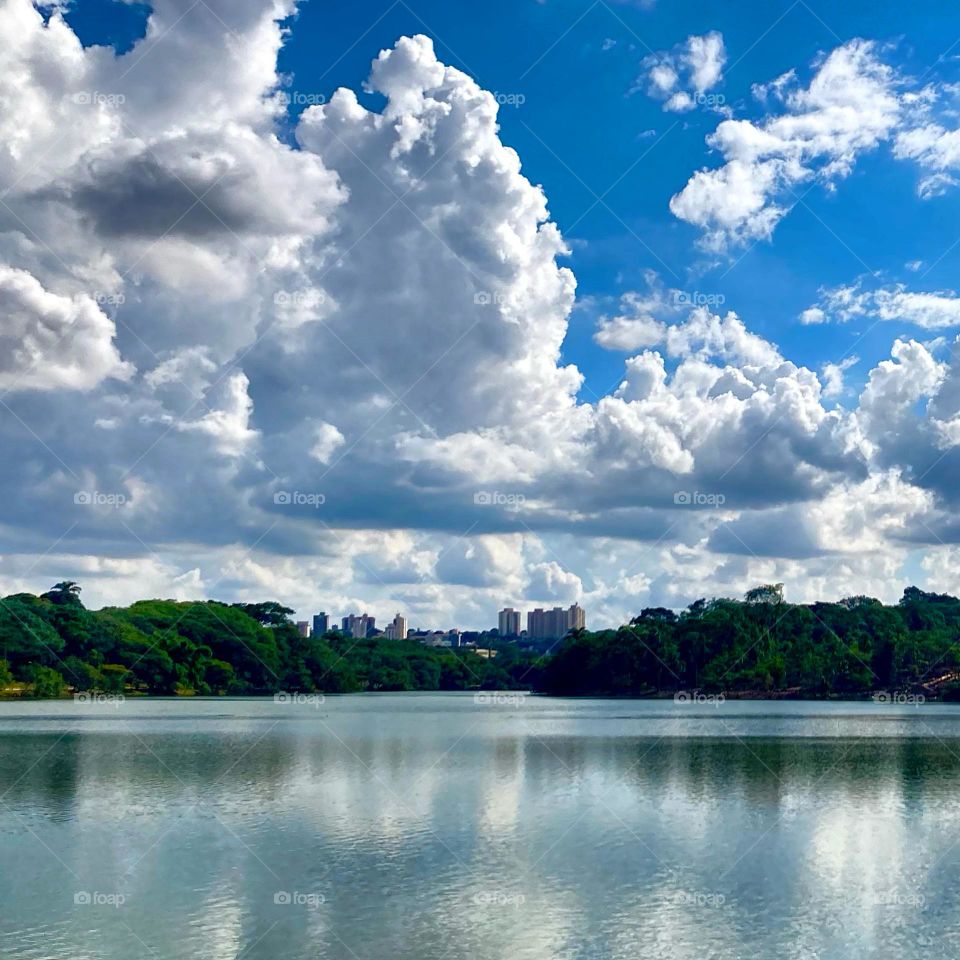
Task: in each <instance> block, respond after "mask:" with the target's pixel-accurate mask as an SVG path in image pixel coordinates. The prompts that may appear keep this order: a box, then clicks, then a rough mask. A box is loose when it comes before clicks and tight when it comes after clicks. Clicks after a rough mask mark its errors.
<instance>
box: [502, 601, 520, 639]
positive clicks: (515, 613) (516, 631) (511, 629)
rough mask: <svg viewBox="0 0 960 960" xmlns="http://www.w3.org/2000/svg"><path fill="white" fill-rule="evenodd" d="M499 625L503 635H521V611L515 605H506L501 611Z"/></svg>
mask: <svg viewBox="0 0 960 960" xmlns="http://www.w3.org/2000/svg"><path fill="white" fill-rule="evenodd" d="M497 627H498V629H499V631H500V636H501V637H519V636H520V611H519V610H514V609H513V607H504V608H503V609H502V610H501V611H500V615H499V618H498V624H497Z"/></svg>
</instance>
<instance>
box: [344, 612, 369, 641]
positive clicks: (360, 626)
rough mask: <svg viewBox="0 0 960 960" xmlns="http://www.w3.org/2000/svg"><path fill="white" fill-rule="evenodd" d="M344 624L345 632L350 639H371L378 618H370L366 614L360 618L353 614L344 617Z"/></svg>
mask: <svg viewBox="0 0 960 960" xmlns="http://www.w3.org/2000/svg"><path fill="white" fill-rule="evenodd" d="M342 622H343V632H344V633H345V634H346V635H347V636H348V637H358V638H363V637H369V636H370V634H371V633H373V631H374V630H375V629H376V617H368V616H367V615H366V614H365V613H362V614H360V616H359V617H358V616H357V615H356V614H353V613H351V614H350V615H349V616H347V617H344V618H343V621H342Z"/></svg>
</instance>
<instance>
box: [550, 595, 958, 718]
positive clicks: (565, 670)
mask: <svg viewBox="0 0 960 960" xmlns="http://www.w3.org/2000/svg"><path fill="white" fill-rule="evenodd" d="M958 681H960V600H957V598H955V597H950V596H946V595H943V594H936V593H924V592H923V591H922V590H919V589H917V588H916V587H909V588H908V589H907V590H905V591H904V594H903V597H902V598H901V600H900V602H899V603H898V604H897V605H896V606H885V605H884V604H882V603H881V602H880V601H879V600H874V599H872V598H870V597H863V596H860V597H849V598H847V599H845V600H841V601H839V602H837V603H811V604H792V603H786V602H785V601H784V599H783V584H772V585H766V586H760V587H757V588H755V589H753V590H750V591H749V592H748V593H747V594H746V596H745V597H744V599H743V600H742V601H739V600H711V601H706V600H699V601H697V602H696V603H694V604H693V605H691V606H690V607H688V608H687V609H686V610H684V611H683V612H682V613H679V614H678V613H675V612H674V611H673V610H668V609H665V608H663V607H652V608H647V609H645V610H643V611H642V612H641V613H640V615H639V616H637V617H634V619H633V620H632V621H631V622H630V623H629V624H628V625H626V626H623V627H621V628H620V629H618V630H604V631H601V632H598V633H586V632H583V633H579V634H578V635H576V636H573V637H570V638H568V639H567V640H566V642H565V643H564V645H563V646H562V648H561V649H560V650H559V651H558V652H557V654H556V656H554V657H553V658H552V659H551V660H550V661H549V662H548V663H546V664H545V665H544V670H543V674H542V676H541V678H540V680H539V685H540V688H541V689H542V690H544V691H546V692H549V693H552V694H567V695H576V694H596V695H607V696H653V695H657V694H658V693H662V692H664V691H677V690H685V691H693V690H702V691H705V692H725V693H728V694H736V693H741V694H743V693H748V692H749V693H753V694H756V695H764V694H768V693H770V692H772V691H781V692H788V693H790V694H793V695H797V696H805V697H824V696H831V695H833V696H840V697H856V696H864V695H867V694H869V693H874V692H879V693H886V694H888V695H889V694H892V693H894V692H898V691H914V692H915V693H917V694H919V695H923V696H941V697H943V698H947V699H952V698H956V697H957V695H958V693H957V691H958V688H960V684H958Z"/></svg>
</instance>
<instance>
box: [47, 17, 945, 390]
mask: <svg viewBox="0 0 960 960" xmlns="http://www.w3.org/2000/svg"><path fill="white" fill-rule="evenodd" d="M149 9H150V8H149V6H148V5H146V4H126V3H121V2H119V0H77V2H75V3H74V4H73V5H72V6H71V7H70V8H69V11H68V13H67V17H66V18H67V20H68V22H70V23H71V25H73V26H74V27H75V28H76V29H77V31H78V33H79V35H80V37H81V39H83V40H84V42H85V43H90V44H92V43H112V44H113V45H114V46H115V47H116V48H117V49H118V50H121V51H122V50H125V49H127V48H128V46H129V45H130V44H131V43H132V41H133V40H134V39H135V38H137V37H139V36H141V35H142V32H143V30H144V27H145V21H146V16H147V14H148V13H149ZM289 26H290V31H291V32H290V36H289V38H288V40H287V42H286V43H285V45H284V48H283V50H282V51H281V55H280V58H279V69H280V71H281V72H283V73H285V74H287V75H288V79H289V82H290V89H292V90H296V91H299V92H302V93H308V94H319V95H322V96H324V97H327V98H329V97H330V96H331V95H332V94H333V92H334V90H336V89H337V87H341V86H345V87H349V88H351V89H353V90H356V91H358V92H359V93H360V96H361V100H362V101H363V102H365V103H366V104H367V105H369V106H370V107H372V108H378V107H379V106H381V105H382V100H383V98H382V97H378V96H377V95H371V94H366V95H365V94H364V93H363V86H364V82H365V80H366V78H367V76H368V74H369V68H370V61H371V59H372V58H373V57H374V56H375V55H376V53H377V52H379V51H380V50H381V49H384V48H388V47H390V46H391V45H392V44H393V43H394V42H395V41H396V39H397V38H398V37H400V36H404V35H412V34H416V33H424V34H426V35H428V36H430V37H431V38H432V39H433V40H434V43H435V46H436V49H437V51H438V53H439V54H440V56H441V57H442V58H443V59H444V60H445V61H446V62H447V63H450V64H452V65H455V66H457V67H458V68H460V69H461V70H463V71H465V72H466V73H468V74H469V75H470V76H472V77H473V78H474V79H475V80H477V82H478V83H479V84H480V85H481V86H483V87H484V88H486V89H488V90H490V91H493V92H495V93H498V94H500V95H502V96H503V97H506V98H510V97H513V98H515V99H518V95H519V97H522V98H523V99H522V103H519V104H517V105H513V103H514V102H515V100H514V101H509V100H508V101H507V102H506V103H505V104H504V106H503V108H502V109H501V111H500V117H499V120H500V124H501V129H502V139H503V141H504V142H505V143H506V144H508V145H509V146H512V147H513V148H515V149H516V150H517V151H518V152H519V154H520V156H521V159H522V162H523V169H524V172H525V174H526V176H527V177H528V178H529V179H530V180H531V181H533V182H534V183H537V184H541V185H542V186H543V187H544V190H545V191H546V194H547V197H548V199H549V204H550V212H551V215H552V217H553V219H554V220H555V221H556V222H557V224H558V225H559V227H560V228H561V230H562V231H563V234H564V236H565V237H566V238H567V240H568V242H569V243H570V244H571V247H572V252H571V257H570V259H569V263H570V265H571V266H572V268H573V269H574V272H575V273H576V276H577V280H578V285H579V286H578V293H579V296H580V297H581V298H582V299H583V300H584V301H585V304H584V305H583V307H582V308H581V309H578V311H577V312H576V313H575V314H574V315H573V317H572V318H571V323H570V329H569V332H568V335H567V339H566V341H565V343H564V357H565V359H567V360H569V361H570V362H573V363H576V364H577V366H578V367H579V368H580V369H581V371H582V372H583V373H584V374H585V377H586V386H587V387H588V388H589V389H590V390H591V391H593V393H595V394H601V395H602V394H604V393H606V392H607V391H608V390H609V389H610V387H611V384H616V383H617V382H618V381H619V377H620V375H621V373H622V357H620V356H617V355H611V354H609V353H607V352H606V351H603V350H598V349H597V348H596V346H595V345H594V343H593V340H592V336H593V332H594V323H595V320H596V315H597V311H598V310H599V309H601V305H598V304H595V303H593V302H592V301H593V299H594V298H615V297H618V296H619V295H620V294H622V293H623V292H625V291H627V290H632V289H634V288H636V287H637V286H639V285H642V282H643V281H642V276H643V271H644V270H646V269H653V270H656V271H657V272H658V273H660V274H661V276H662V277H663V279H664V282H665V283H667V284H668V285H669V286H672V287H673V286H675V287H679V288H681V289H685V290H686V289H689V290H694V291H702V292H708V293H710V294H718V293H719V294H722V295H723V296H724V297H725V298H726V299H725V306H726V308H727V309H732V310H735V311H736V312H737V313H738V314H740V316H741V317H743V318H744V319H745V320H746V321H747V322H748V325H749V326H750V327H751V329H753V330H754V331H756V332H757V333H759V334H761V335H762V336H764V337H766V338H768V339H771V340H773V341H774V342H776V343H777V344H778V345H779V346H780V347H781V348H782V350H783V352H784V353H785V355H787V356H789V357H790V358H791V359H794V360H795V361H796V362H799V363H803V364H808V365H810V366H812V367H816V366H819V365H821V364H823V363H825V362H829V361H836V360H840V359H841V358H842V357H845V356H846V355H848V353H850V352H851V350H852V351H855V354H856V356H858V357H859V358H860V360H861V363H859V364H858V365H857V366H856V368H854V369H853V370H851V371H850V373H849V374H848V378H847V379H848V382H849V383H850V384H851V385H853V386H857V385H862V382H863V379H864V377H865V375H866V371H868V370H869V369H870V367H871V366H872V365H873V364H874V363H875V362H876V361H877V360H878V359H880V358H882V357H884V356H886V354H887V353H888V350H889V332H888V330H886V329H884V328H882V327H881V329H877V326H876V325H875V324H874V323H873V322H872V321H871V320H869V319H866V320H861V321H859V322H856V323H850V324H847V325H844V326H842V327H816V328H813V329H811V328H806V327H803V326H801V325H800V324H799V323H798V322H797V318H798V316H799V314H800V313H801V311H803V310H804V309H806V308H807V307H808V306H810V305H811V304H812V303H814V302H815V301H816V300H817V291H818V289H819V288H820V287H823V286H826V287H834V286H839V285H844V284H848V283H850V282H852V281H853V280H854V279H855V278H856V277H857V276H859V275H861V274H864V273H869V272H876V271H881V272H882V274H883V276H884V278H885V280H886V281H887V282H896V281H903V282H910V283H911V285H912V286H913V287H915V288H918V289H927V290H938V289H944V288H951V287H952V286H954V285H956V273H957V266H958V264H960V244H957V240H958V236H960V229H958V228H956V227H955V224H956V223H958V222H960V220H958V214H960V193H953V194H948V195H945V196H941V197H939V198H937V200H936V202H935V203H932V204H931V203H925V202H922V201H921V200H919V199H918V198H917V196H916V186H917V181H918V173H917V171H916V169H915V168H913V167H911V166H910V165H907V164H898V163H893V162H891V161H890V156H889V148H888V147H887V146H883V147H881V148H880V149H879V150H877V151H876V152H875V153H872V154H868V155H866V156H864V157H863V158H862V159H861V160H860V161H859V163H858V165H857V169H856V170H855V171H854V173H853V175H851V176H850V177H848V178H846V179H845V180H844V181H843V182H842V183H840V184H839V185H838V186H837V188H836V190H835V191H830V190H827V189H824V188H823V187H821V186H814V187H813V188H812V189H809V190H808V189H807V188H806V187H804V188H803V189H802V190H800V191H798V192H799V193H802V195H803V203H802V204H800V205H798V206H797V207H796V209H795V210H794V211H793V212H792V214H791V216H790V217H788V218H787V219H786V220H785V221H784V222H783V223H782V224H781V225H780V227H779V228H778V230H777V234H776V239H775V242H773V243H770V242H766V241H760V242H756V243H754V244H751V245H750V247H749V249H747V250H746V251H738V252H737V254H736V256H735V257H732V258H728V259H723V260H722V261H721V262H719V263H714V264H711V260H713V259H715V258H710V257H705V256H702V255H701V254H699V253H698V251H697V250H696V249H695V241H696V238H697V231H696V229H695V228H693V227H691V226H689V225H686V224H683V223H679V222H678V221H677V220H676V218H675V217H673V216H672V215H671V214H670V212H669V209H668V202H669V199H670V197H671V196H672V195H673V194H675V193H676V192H677V191H679V190H680V189H682V187H683V185H684V183H685V182H686V180H687V178H688V177H689V175H690V173H691V172H692V171H693V170H695V169H698V168H699V167H702V166H714V165H716V163H717V157H716V153H715V152H714V151H711V150H710V149H709V148H708V147H707V146H706V144H705V143H704V139H705V137H706V136H707V135H708V134H709V133H711V132H712V131H713V130H714V129H715V127H716V125H717V122H718V120H719V119H720V118H719V117H718V116H717V114H716V113H714V112H712V111H710V110H707V109H698V110H696V111H694V112H692V113H686V114H682V115H677V114H672V113H666V112H664V111H663V110H662V109H661V105H660V103H658V102H657V101H655V100H653V99H651V98H650V97H648V96H646V95H645V94H644V92H643V90H642V89H638V78H639V76H640V74H641V64H642V61H643V59H644V58H645V57H646V56H648V55H650V54H651V53H654V52H657V51H663V50H668V49H670V48H672V47H674V46H675V45H676V44H677V43H679V42H681V41H683V40H684V39H685V38H686V37H687V36H690V35H696V34H705V33H707V32H709V31H712V30H717V31H720V32H721V33H722V35H723V38H724V43H725V46H726V49H727V59H728V65H727V66H726V68H725V70H724V76H723V81H722V83H721V84H720V85H719V86H718V87H717V88H716V89H715V91H714V92H715V93H718V94H720V95H721V96H722V97H723V98H725V102H726V104H727V105H729V106H730V107H731V108H733V109H734V110H735V112H736V115H737V116H738V117H748V118H755V117H758V116H761V115H762V112H763V111H762V108H760V107H759V106H758V104H757V103H756V102H755V100H754V98H753V96H752V94H751V87H752V86H753V85H754V84H757V83H765V82H768V81H770V80H773V79H774V78H776V77H778V76H780V75H781V74H783V73H785V72H786V71H788V70H791V69H796V70H797V71H798V73H799V74H800V77H801V79H803V80H808V79H809V77H810V75H811V74H812V72H813V68H812V67H811V64H812V63H813V62H815V61H816V59H817V58H818V57H819V56H822V54H823V53H824V52H827V51H830V50H832V49H834V48H835V47H837V46H840V45H841V44H843V43H844V42H846V41H849V40H851V39H853V38H857V37H867V38H872V39H875V40H877V41H879V42H880V43H882V44H888V45H889V49H888V50H887V51H886V53H885V58H886V59H887V60H888V62H890V63H893V64H896V65H898V66H900V67H902V69H903V70H904V72H905V73H909V74H912V75H914V76H916V77H919V78H920V79H921V80H922V81H923V82H924V83H928V82H932V81H944V82H951V81H953V80H955V79H956V75H957V63H958V58H960V9H957V8H951V6H950V5H949V4H944V3H920V4H915V5H912V6H908V7H903V6H899V5H895V4H886V5H884V4H880V5H877V4H876V3H866V2H859V3H845V4H841V5H836V4H824V3H819V4H818V3H815V2H804V0H779V2H775V3H768V2H752V3H751V2H740V3H735V4H716V5H704V4H702V3H696V2H676V3H673V2H671V3H659V4H647V3H639V2H637V3H634V2H615V0H611V2H593V0H589V2H588V0H582V2H581V0H577V2H559V0H546V2H538V0H520V2H517V0H495V2H492V3H487V4H484V5H483V6H482V8H481V7H476V6H472V5H465V4H449V3H445V2H438V0H417V2H416V3H415V4H414V3H408V2H405V0H397V2H394V3H388V2H383V3H371V2H357V3H352V4H349V5H340V4H336V5H334V4H329V3H324V2H321V0H309V2H307V3H304V4H303V5H302V6H301V7H300V9H299V11H298V13H297V14H296V16H295V17H293V18H291V20H290V21H289ZM302 109H303V107H302V106H298V104H297V103H293V104H291V106H290V113H291V115H293V116H296V115H298V114H299V113H300V112H301V111H302ZM878 187H879V188H878ZM955 244H957V245H956V246H955ZM914 261H922V262H923V264H924V265H923V267H922V269H921V270H920V271H918V272H919V273H920V277H919V278H918V276H917V273H916V272H914V271H910V270H908V269H907V268H906V266H905V264H907V263H910V262H914ZM841 402H849V398H841Z"/></svg>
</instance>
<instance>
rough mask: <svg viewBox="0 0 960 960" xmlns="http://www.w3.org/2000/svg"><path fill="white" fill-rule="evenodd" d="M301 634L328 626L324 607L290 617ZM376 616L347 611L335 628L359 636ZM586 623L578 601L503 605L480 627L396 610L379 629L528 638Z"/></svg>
mask: <svg viewBox="0 0 960 960" xmlns="http://www.w3.org/2000/svg"><path fill="white" fill-rule="evenodd" d="M294 623H295V624H296V626H297V629H298V630H299V631H300V633H301V635H302V636H316V635H318V634H322V633H325V632H327V631H328V630H330V628H331V626H330V624H331V617H330V614H328V613H327V612H326V611H323V610H322V611H320V612H319V613H316V614H314V615H313V617H312V620H310V621H308V620H302V619H297V620H295V621H294ZM376 623H377V618H376V616H371V615H370V614H368V613H366V612H364V613H348V614H345V615H344V616H343V617H341V619H340V626H339V631H340V632H341V633H344V634H346V635H347V636H352V637H357V638H363V637H368V636H372V635H374V634H375V633H376V632H377V625H376ZM585 626H586V611H585V610H584V609H583V607H581V606H580V604H578V603H574V604H571V605H570V606H569V607H552V608H550V609H545V608H543V607H534V608H533V609H531V610H528V611H527V612H526V614H524V611H523V610H521V609H515V608H514V607H504V608H503V609H501V610H500V611H499V612H498V614H497V623H496V625H491V626H487V627H482V628H480V629H475V628H469V627H467V628H464V627H462V626H459V625H457V626H450V627H435V626H433V627H431V626H420V625H417V626H413V627H411V626H410V620H409V617H407V616H406V615H405V614H403V613H401V612H400V611H397V612H396V613H395V614H394V616H393V619H392V620H391V621H390V622H389V623H388V624H387V625H386V626H385V627H384V628H383V630H382V631H380V632H381V633H382V634H383V636H385V637H387V638H388V639H396V640H406V639H407V638H408V637H409V636H410V635H411V634H414V633H419V634H445V635H448V634H451V633H457V634H459V633H477V634H492V633H493V632H494V631H496V632H497V633H498V634H499V635H500V636H503V637H520V636H526V637H528V638H530V639H538V640H542V639H555V638H561V637H564V636H566V634H567V633H568V632H569V631H571V630H577V629H582V628H584V627H585Z"/></svg>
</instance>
